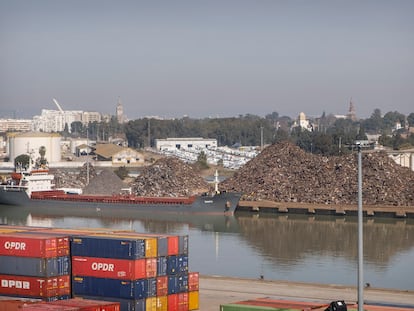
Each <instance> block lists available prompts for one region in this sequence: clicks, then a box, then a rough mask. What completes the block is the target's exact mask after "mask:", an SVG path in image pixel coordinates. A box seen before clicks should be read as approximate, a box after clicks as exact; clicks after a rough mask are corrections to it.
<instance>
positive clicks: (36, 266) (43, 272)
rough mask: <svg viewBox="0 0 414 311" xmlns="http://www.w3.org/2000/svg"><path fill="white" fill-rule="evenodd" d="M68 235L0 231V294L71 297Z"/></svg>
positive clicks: (50, 297)
mask: <svg viewBox="0 0 414 311" xmlns="http://www.w3.org/2000/svg"><path fill="white" fill-rule="evenodd" d="M69 245H70V244H69V237H68V236H63V235H59V234H49V233H42V232H36V231H23V230H18V231H16V232H12V231H11V230H10V229H6V228H5V230H2V231H1V232H0V282H1V283H0V284H1V286H0V295H6V296H14V297H21V298H33V299H40V300H43V301H53V300H58V299H67V298H70V296H71V287H70V278H71V276H70V261H71V260H70V256H69V253H70V252H69Z"/></svg>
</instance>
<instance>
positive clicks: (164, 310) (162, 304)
mask: <svg viewBox="0 0 414 311" xmlns="http://www.w3.org/2000/svg"><path fill="white" fill-rule="evenodd" d="M157 311H168V298H167V296H160V297H157Z"/></svg>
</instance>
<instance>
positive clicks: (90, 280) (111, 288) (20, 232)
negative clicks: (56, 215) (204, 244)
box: [0, 226, 199, 311]
mask: <svg viewBox="0 0 414 311" xmlns="http://www.w3.org/2000/svg"><path fill="white" fill-rule="evenodd" d="M0 244H1V248H0V278H1V286H0V296H12V297H20V298H33V299H39V300H41V301H42V306H43V307H44V308H46V305H47V306H48V307H49V305H52V306H51V307H50V310H52V309H53V308H55V307H56V306H57V305H59V306H61V307H62V308H63V306H64V307H65V308H72V309H68V310H75V309H73V308H75V307H79V306H80V305H81V304H82V305H85V304H86V305H88V303H89V301H97V300H98V301H100V302H105V301H107V302H108V303H111V302H113V303H116V305H117V306H119V308H118V309H116V307H115V306H113V308H114V309H110V308H109V307H108V306H106V309H98V307H97V308H96V310H115V311H117V310H121V311H187V310H197V309H198V308H199V274H198V272H189V268H188V245H189V243H188V236H187V235H182V236H181V235H166V234H162V235H158V234H144V233H136V232H132V231H108V230H105V229H59V228H32V227H25V228H24V227H16V228H14V229H13V227H11V226H0ZM74 299H78V300H76V301H75V300H74ZM29 306H30V308H34V309H35V308H37V306H35V305H33V304H30V305H28V306H25V307H27V308H28V307H29ZM34 309H33V310H34ZM62 310H63V309H62ZM65 310H66V309H65ZM76 310H83V309H76ZM85 310H86V309H85ZM88 310H95V309H93V308H92V307H91V309H88Z"/></svg>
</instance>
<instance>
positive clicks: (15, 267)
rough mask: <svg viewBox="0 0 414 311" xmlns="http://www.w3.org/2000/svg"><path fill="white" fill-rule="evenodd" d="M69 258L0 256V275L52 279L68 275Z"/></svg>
mask: <svg viewBox="0 0 414 311" xmlns="http://www.w3.org/2000/svg"><path fill="white" fill-rule="evenodd" d="M70 270H71V269H70V257H69V256H62V257H52V258H35V257H18V256H0V274H12V275H23V276H35V277H52V276H59V275H68V274H70Z"/></svg>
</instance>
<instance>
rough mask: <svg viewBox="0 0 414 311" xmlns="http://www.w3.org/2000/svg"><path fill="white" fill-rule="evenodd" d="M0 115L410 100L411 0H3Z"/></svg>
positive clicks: (387, 105)
mask: <svg viewBox="0 0 414 311" xmlns="http://www.w3.org/2000/svg"><path fill="white" fill-rule="evenodd" d="M0 44H1V50H0V118H7V117H16V118H31V117H33V116H35V115H39V114H40V113H41V109H57V108H56V106H55V104H54V103H53V98H56V99H57V100H58V102H59V103H60V105H61V106H62V108H63V109H64V110H83V111H97V112H100V113H102V114H111V115H115V114H116V106H117V102H118V100H119V99H121V101H122V105H123V113H124V115H126V116H127V117H128V119H138V118H142V117H145V116H160V117H164V118H173V117H175V118H180V117H183V116H184V115H187V116H189V117H192V118H204V117H231V116H238V115H245V114H254V115H259V116H265V115H266V114H269V113H272V112H278V113H279V115H281V116H284V115H286V116H289V117H291V118H296V117H297V116H298V114H299V113H300V112H304V113H305V114H306V115H307V116H309V117H317V116H320V115H322V113H323V112H325V113H326V114H338V115H341V114H342V115H345V114H347V113H348V109H349V102H350V100H351V98H352V101H353V103H354V106H355V112H356V116H357V117H358V118H368V117H369V116H370V115H371V114H372V112H373V111H374V110H375V109H377V108H378V109H380V110H381V112H382V113H386V112H388V111H398V112H400V113H403V114H405V115H408V114H409V113H411V112H414V56H413V55H414V1H411V0H395V1H386V0H366V1H359V0H350V1H328V0H313V1H305V0H292V1H282V0H262V1H256V0H237V1H236V0H220V1H219V0H211V1H191V0H177V1H161V0H160V1H139V0H138V1H132V0H123V1H114V0H99V1H98V0H88V1H81V0H73V1H54V0H37V1H24V0H14V1H9V0H0Z"/></svg>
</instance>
